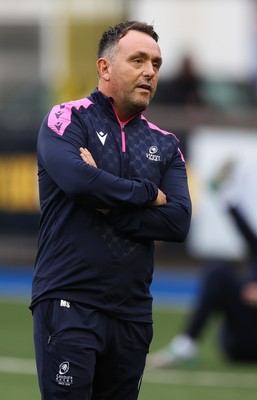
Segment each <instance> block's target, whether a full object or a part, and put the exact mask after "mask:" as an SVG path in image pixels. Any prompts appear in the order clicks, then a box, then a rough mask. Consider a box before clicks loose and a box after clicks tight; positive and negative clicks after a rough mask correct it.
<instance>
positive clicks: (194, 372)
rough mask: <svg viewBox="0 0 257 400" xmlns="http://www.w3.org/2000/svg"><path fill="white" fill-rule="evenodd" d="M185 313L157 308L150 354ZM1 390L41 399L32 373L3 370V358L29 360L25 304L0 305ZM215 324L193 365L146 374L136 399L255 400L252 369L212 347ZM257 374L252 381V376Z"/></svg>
mask: <svg viewBox="0 0 257 400" xmlns="http://www.w3.org/2000/svg"><path fill="white" fill-rule="evenodd" d="M185 319H186V313H185V312H183V311H178V310H177V311H175V310H155V312H154V321H155V323H154V339H153V342H152V346H151V350H152V351H153V350H156V349H158V348H159V347H162V346H164V345H166V344H167V343H168V342H169V341H170V339H171V338H172V337H173V336H174V335H175V334H177V333H179V332H180V329H181V327H182V326H183V323H184V321H185ZM0 321H1V325H0V339H1V340H0V388H1V389H0V391H1V399H8V400H20V399H26V400H39V399H40V394H39V390H38V385H37V377H36V375H35V374H28V373H25V371H23V370H22V368H21V372H20V373H13V372H12V373H11V372H7V371H4V367H5V363H3V362H2V363H1V360H2V361H3V357H8V358H9V357H14V358H18V359H28V360H30V359H33V358H34V350H33V339H32V317H31V314H30V311H29V310H28V305H27V304H25V303H10V302H7V301H1V302H0ZM217 324H218V321H217V320H214V321H212V322H211V323H210V324H209V326H208V327H207V329H206V331H205V333H204V336H203V337H202V339H201V346H200V349H201V352H200V356H199V360H198V362H197V363H196V364H194V365H191V366H188V367H187V368H186V369H183V370H182V369H180V370H160V371H158V372H154V371H152V372H146V373H145V377H144V380H143V384H142V388H141V392H140V396H139V400H170V399H174V400H180V399H181V400H206V399H208V400H230V399H231V400H242V398H243V399H244V400H256V398H257V375H256V365H254V366H253V365H247V364H246V365H236V364H230V363H228V362H226V361H225V360H224V359H223V358H222V355H221V354H220V352H219V351H218V347H217V345H216V331H217ZM255 376H256V378H255Z"/></svg>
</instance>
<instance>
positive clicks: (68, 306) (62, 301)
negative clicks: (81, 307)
mask: <svg viewBox="0 0 257 400" xmlns="http://www.w3.org/2000/svg"><path fill="white" fill-rule="evenodd" d="M60 307H67V308H70V302H69V301H67V300H61V301H60Z"/></svg>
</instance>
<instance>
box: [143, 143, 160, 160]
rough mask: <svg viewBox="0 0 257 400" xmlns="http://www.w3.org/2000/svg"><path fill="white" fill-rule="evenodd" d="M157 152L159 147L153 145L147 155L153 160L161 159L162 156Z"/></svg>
mask: <svg viewBox="0 0 257 400" xmlns="http://www.w3.org/2000/svg"><path fill="white" fill-rule="evenodd" d="M157 152H158V147H157V146H151V147H150V148H149V150H148V153H146V157H147V158H148V159H149V160H151V161H161V157H160V156H158V155H156V153H157Z"/></svg>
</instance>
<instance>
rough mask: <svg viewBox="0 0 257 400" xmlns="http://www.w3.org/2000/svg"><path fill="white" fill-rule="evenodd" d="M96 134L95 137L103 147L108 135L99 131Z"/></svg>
mask: <svg viewBox="0 0 257 400" xmlns="http://www.w3.org/2000/svg"><path fill="white" fill-rule="evenodd" d="M96 134H97V136H98V137H99V139H100V141H101V143H102V145H104V143H105V141H106V138H107V135H108V133H103V132H102V131H100V132H97V131H96Z"/></svg>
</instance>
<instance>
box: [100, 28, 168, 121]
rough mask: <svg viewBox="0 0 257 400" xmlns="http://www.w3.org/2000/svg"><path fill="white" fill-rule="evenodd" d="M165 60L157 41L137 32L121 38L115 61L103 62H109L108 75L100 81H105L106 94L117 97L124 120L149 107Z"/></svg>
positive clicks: (119, 112)
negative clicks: (162, 57)
mask: <svg viewBox="0 0 257 400" xmlns="http://www.w3.org/2000/svg"><path fill="white" fill-rule="evenodd" d="M100 60H101V59H100ZM102 60H104V59H102ZM161 61H162V59H161V52H160V48H159V45H158V44H157V43H156V41H155V40H154V39H153V38H151V36H149V35H147V34H146V33H143V32H138V31H134V30H131V31H129V32H128V33H127V34H126V36H124V37H123V38H122V39H120V41H119V42H118V44H117V46H116V49H115V54H114V57H113V58H112V60H105V61H102V62H103V63H106V64H105V67H106V68H105V74H104V75H103V76H102V78H100V81H101V79H104V82H103V88H104V90H102V91H103V93H104V94H106V95H107V96H111V97H113V99H114V106H115V108H116V110H117V113H118V115H119V117H120V119H121V120H123V121H125V119H128V118H130V117H131V116H133V115H135V114H136V113H138V112H139V111H142V110H143V109H145V108H146V107H147V106H148V105H149V103H150V101H151V99H152V98H153V96H154V93H155V91H156V88H157V83H158V79H159V70H160V66H161ZM98 62H99V61H98ZM100 62H101V61H100ZM99 89H100V90H101V86H99Z"/></svg>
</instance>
